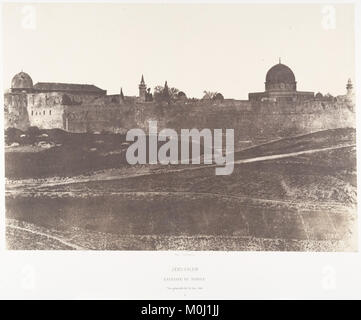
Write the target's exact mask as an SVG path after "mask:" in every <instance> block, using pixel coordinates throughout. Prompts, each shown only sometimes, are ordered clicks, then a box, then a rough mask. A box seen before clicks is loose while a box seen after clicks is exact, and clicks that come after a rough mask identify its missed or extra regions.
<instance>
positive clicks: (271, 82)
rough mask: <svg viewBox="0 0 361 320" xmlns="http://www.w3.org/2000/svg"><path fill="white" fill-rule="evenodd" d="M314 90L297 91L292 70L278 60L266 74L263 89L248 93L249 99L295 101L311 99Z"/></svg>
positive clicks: (257, 100)
mask: <svg viewBox="0 0 361 320" xmlns="http://www.w3.org/2000/svg"><path fill="white" fill-rule="evenodd" d="M313 98H314V92H307V91H297V82H296V78H295V75H294V74H293V72H292V70H291V69H290V68H289V67H287V66H286V65H284V64H282V63H281V61H279V63H278V64H276V65H274V66H273V67H272V68H271V69H269V70H268V72H267V74H266V82H265V91H264V92H252V93H249V94H248V99H249V100H250V101H256V102H259V101H267V100H268V101H275V102H276V101H277V102H281V101H285V102H297V101H300V102H301V101H306V100H312V99H313Z"/></svg>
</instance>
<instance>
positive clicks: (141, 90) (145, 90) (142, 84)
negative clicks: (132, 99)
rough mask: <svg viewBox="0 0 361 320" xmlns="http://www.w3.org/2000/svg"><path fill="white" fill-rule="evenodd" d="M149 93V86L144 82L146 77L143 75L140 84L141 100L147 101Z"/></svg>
mask: <svg viewBox="0 0 361 320" xmlns="http://www.w3.org/2000/svg"><path fill="white" fill-rule="evenodd" d="M146 92H147V86H146V84H145V82H144V77H143V75H142V79H141V80H140V84H139V100H140V101H142V102H144V101H145V95H146Z"/></svg>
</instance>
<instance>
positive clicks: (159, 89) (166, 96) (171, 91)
mask: <svg viewBox="0 0 361 320" xmlns="http://www.w3.org/2000/svg"><path fill="white" fill-rule="evenodd" d="M165 89H166V90H165ZM178 92H179V89H177V88H174V87H172V88H169V87H168V85H167V82H166V83H165V85H164V87H163V86H156V87H154V100H155V101H174V100H176V99H177V97H178Z"/></svg>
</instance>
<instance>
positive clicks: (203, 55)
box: [3, 4, 358, 251]
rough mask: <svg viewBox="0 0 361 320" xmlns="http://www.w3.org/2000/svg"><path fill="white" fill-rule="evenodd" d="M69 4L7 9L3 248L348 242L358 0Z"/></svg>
mask: <svg viewBox="0 0 361 320" xmlns="http://www.w3.org/2000/svg"><path fill="white" fill-rule="evenodd" d="M72 6H73V5H72V4H64V5H60V4H37V5H27V6H24V5H22V4H7V5H5V6H4V10H3V14H4V28H3V29H4V41H5V43H6V44H8V46H7V48H6V49H5V53H4V61H3V64H4V66H7V67H6V68H4V71H5V72H4V82H5V83H4V85H5V86H6V88H5V92H4V117H5V188H6V240H7V246H8V249H10V250H19V249H20V250H53V249H54V250H197V251H200V250H221V251H230V250H232V251H357V249H358V248H357V228H356V226H357V217H356V208H357V201H356V195H357V189H356V187H357V186H356V130H355V129H356V116H355V112H356V105H355V92H354V91H355V90H354V85H353V80H352V79H353V78H354V71H353V70H354V52H353V51H354V45H353V37H352V35H353V24H352V21H351V22H350V20H352V19H351V18H350V17H352V14H353V7H352V6H351V5H337V6H322V5H297V6H295V5H286V4H284V5H240V4H239V5H210V4H204V5H170V4H169V5H165V6H163V5H155V4H152V5H124V4H122V5H121V4H77V5H74V7H72ZM80 12H84V13H87V14H83V15H82V14H80ZM271 12H274V13H275V15H276V16H277V14H278V12H282V13H283V14H285V18H280V19H279V20H277V19H276V20H277V22H274V23H273V22H272V21H273V18H274V17H273V18H272V17H270V15H269V13H271ZM95 13H97V14H98V19H99V20H96V21H97V22H94V20H92V19H91V17H92V15H95ZM63 14H68V17H69V23H68V24H67V26H66V27H65V28H69V30H70V29H72V28H73V29H74V33H75V35H72V34H69V33H66V32H65V33H64V31H63V30H60V29H59V28H58V26H57V25H56V23H57V20H58V19H60V17H61V16H62V15H63ZM116 14H119V15H121V17H122V19H114V20H113V19H110V17H115V15H116ZM188 14H189V17H190V18H189V20H186V21H187V24H184V25H183V24H181V22H180V21H183V20H182V18H184V17H186V16H187V15H188ZM237 14H239V15H240V17H242V19H239V20H238V19H233V18H234V17H236V15H237ZM242 15H245V16H244V17H243V16H242ZM246 15H247V16H248V18H247V17H246ZM336 15H337V20H336V18H335V17H336ZM49 16H52V19H50V18H49ZM172 17H173V18H174V19H173V20H174V21H175V22H179V23H180V24H181V25H180V26H181V27H179V26H177V25H176V24H171V23H170V20H172ZM216 17H217V22H218V24H219V29H214V27H213V26H211V21H214V20H212V19H213V18H216ZM17 18H19V21H18V22H16V23H15V21H17V20H16V19H17ZM178 19H179V20H178ZM99 21H103V22H104V25H102V26H100V24H99V25H98V24H96V23H99ZM255 21H257V23H255ZM305 21H309V23H310V26H304V24H303V23H304V22H305ZM343 21H345V23H342V22H343ZM346 21H347V23H346ZM77 22H78V23H80V25H81V27H79V28H78V27H77ZM93 22H94V23H95V24H96V25H93ZM135 22H136V23H135ZM150 22H152V23H150ZM153 22H154V23H153ZM206 22H209V26H210V27H209V28H210V30H208V29H207V28H205V24H204V23H206ZM271 22H272V23H273V24H272V23H271ZM336 23H337V24H336ZM135 24H136V26H134V25H135ZM168 24H169V30H167V26H168ZM188 24H189V26H192V28H190V27H188ZM339 25H340V26H339ZM147 28H150V29H151V30H152V32H153V34H152V35H151V34H150V33H147ZM312 28H313V29H312ZM340 28H341V29H340ZM311 30H315V31H314V32H311ZM210 31H212V32H213V33H214V35H217V36H218V37H216V38H213V40H212V43H209V41H208V40H209V39H208V37H209V32H210ZM92 32H93V34H92ZM107 32H109V33H107ZM144 33H146V34H147V35H148V36H149V37H146V36H144ZM110 34H111V35H116V36H118V37H119V38H118V39H116V41H114V38H113V37H112V36H111V35H110ZM99 35H101V36H102V37H100V36H99ZM79 36H81V37H79ZM92 36H94V38H92ZM54 37H55V38H56V41H55V40H53V38H54ZM15 38H16V39H22V40H23V41H19V42H16V41H15V42H14V39H15ZM50 38H51V39H50ZM102 38H106V39H102ZM270 38H272V41H271V42H268V41H270ZM29 39H30V40H29ZM119 39H122V41H121V44H119V42H118V41H119ZM255 39H258V40H257V41H256V40H255ZM53 41H54V42H53ZM49 43H50V44H51V46H50V48H49ZM265 43H268V44H267V45H265ZM335 43H340V45H339V46H337V49H335V50H336V51H337V54H331V53H330V51H329V48H333V49H334V47H335V46H334V44H335ZM264 46H265V47H264ZM80 47H81V48H84V47H86V52H83V51H81V52H80V53H79V52H77V50H76V48H80ZM25 48H26V49H27V51H26V52H25ZM64 48H66V49H67V50H65V49H64ZM184 48H186V49H187V50H186V49H184ZM261 48H262V50H258V49H261ZM310 48H311V51H312V52H314V54H313V53H310V52H309V49H310ZM188 49H189V51H188ZM312 49H314V50H312ZM79 50H83V49H79ZM84 50H85V49H84ZM183 50H184V51H183ZM235 50H236V51H237V52H238V53H239V56H237V57H236V56H235V55H234V51H235ZM260 51H261V52H260ZM69 52H70V53H72V54H69ZM276 53H279V54H281V53H284V54H285V56H282V57H279V56H277V55H275V54H276ZM51 54H54V57H59V59H58V60H57V59H53V60H51V59H50V58H49V60H47V59H48V58H47V57H49V55H51ZM117 55H119V56H122V57H124V59H125V60H123V61H121V62H119V61H118V59H117ZM110 57H113V58H114V59H111V58H110ZM243 57H247V58H246V59H244V58H243ZM270 57H271V58H270ZM310 57H313V59H312V60H310V59H309V58H310ZM208 59H213V60H212V64H211V65H210V64H209V61H210V60H208ZM345 59H346V60H347V61H345ZM44 60H45V61H44ZM266 61H269V62H270V63H268V62H266ZM47 63H48V64H47ZM112 64H114V65H112ZM238 64H239V65H241V66H242V68H244V69H243V70H242V72H240V67H239V66H238ZM123 65H124V67H123ZM206 65H207V66H206ZM219 65H224V67H222V68H221V67H219ZM59 66H60V67H59ZM100 66H101V67H100ZM109 66H110V67H109ZM119 66H121V67H120V69H118V67H119ZM262 66H263V67H262ZM52 68H54V70H53V71H52ZM64 69H65V70H64ZM85 70H91V71H87V74H86V75H83V74H82V72H85ZM296 70H297V72H296ZM298 71H299V74H300V77H299V76H298ZM326 71H327V72H326ZM33 73H34V74H33ZM114 74H117V75H116V76H115V75H114ZM178 74H179V77H178ZM128 75H129V77H130V78H131V79H136V80H134V81H133V80H131V79H128V78H127V76H128ZM40 76H42V78H40ZM88 76H89V77H90V78H89V80H86V81H88V83H86V82H85V81H84V82H83V81H82V82H79V83H77V82H78V79H86V78H87V77H88ZM98 76H99V84H92V83H93V82H94V83H96V81H97V77H98ZM57 77H59V79H58V78H57ZM47 79H51V81H50V80H49V81H48V80H47ZM66 79H69V80H66ZM166 79H167V80H166ZM169 79H171V80H169ZM177 79H179V80H177ZM213 79H214V80H213ZM321 80H322V81H321ZM135 81H137V82H135ZM160 81H161V82H160ZM178 81H179V84H178ZM235 82H236V84H235ZM308 82H309V83H308ZM238 83H239V85H238ZM102 84H109V86H111V89H110V92H109V90H108V88H105V87H103V85H102ZM253 84H254V85H253ZM215 86H220V87H219V89H215ZM312 86H317V87H313V88H312ZM207 87H208V88H211V89H207ZM321 91H322V92H321ZM333 91H335V92H333ZM330 92H331V93H330Z"/></svg>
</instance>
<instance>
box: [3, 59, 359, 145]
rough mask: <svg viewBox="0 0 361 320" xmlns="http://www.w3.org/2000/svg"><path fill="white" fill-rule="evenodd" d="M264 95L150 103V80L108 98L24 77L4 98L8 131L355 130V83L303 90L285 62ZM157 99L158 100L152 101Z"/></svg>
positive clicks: (254, 133)
mask: <svg viewBox="0 0 361 320" xmlns="http://www.w3.org/2000/svg"><path fill="white" fill-rule="evenodd" d="M265 88H266V89H265V91H264V92H256V93H250V94H249V99H248V100H232V99H223V97H222V99H201V100H194V99H187V98H186V96H185V94H184V93H182V94H181V95H179V96H178V99H177V98H176V99H170V97H169V92H168V87H167V84H166V86H165V88H164V90H163V95H164V97H165V98H166V99H163V100H162V99H161V100H159V99H158V100H157V102H155V101H149V99H148V98H149V96H152V95H151V94H150V93H149V92H150V91H149V89H148V90H147V89H146V85H145V82H144V77H143V76H142V80H141V83H140V85H139V97H124V95H123V92H122V91H121V92H120V94H118V95H107V94H106V91H105V90H102V89H100V88H97V87H95V86H94V85H80V84H61V83H37V84H35V85H34V86H33V84H32V80H31V78H30V76H29V75H27V74H26V73H24V72H21V73H19V74H18V75H16V76H15V77H14V78H13V81H12V87H11V89H10V91H9V92H7V93H6V94H5V97H4V98H5V126H6V127H17V128H19V129H26V128H28V127H29V126H37V127H39V128H41V129H52V128H57V129H63V130H66V131H69V132H77V133H82V132H102V131H103V132H104V131H105V132H112V133H125V132H126V131H127V130H129V129H131V128H141V129H143V130H144V131H147V130H148V122H149V121H150V120H153V121H157V122H158V130H161V129H162V128H173V129H175V130H176V131H178V132H179V131H180V129H182V128H184V129H185V128H188V129H191V128H198V129H200V130H201V129H203V128H210V129H216V128H217V129H218V128H219V129H226V128H227V129H234V131H235V137H236V139H240V140H247V139H252V138H255V137H261V138H274V137H282V136H288V135H290V134H302V133H309V132H314V131H319V130H325V129H334V128H342V127H355V125H356V121H355V106H354V102H353V92H352V84H351V82H350V81H349V82H348V83H347V86H346V89H347V93H346V95H344V96H338V97H330V96H322V95H321V94H320V93H318V94H316V95H314V93H313V92H304V91H297V85H296V81H295V77H294V74H293V72H292V70H291V69H289V68H288V67H287V66H285V65H283V64H281V63H279V64H277V65H275V66H273V67H272V68H271V69H270V70H269V71H268V73H267V75H266V83H265ZM151 100H152V99H151Z"/></svg>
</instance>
